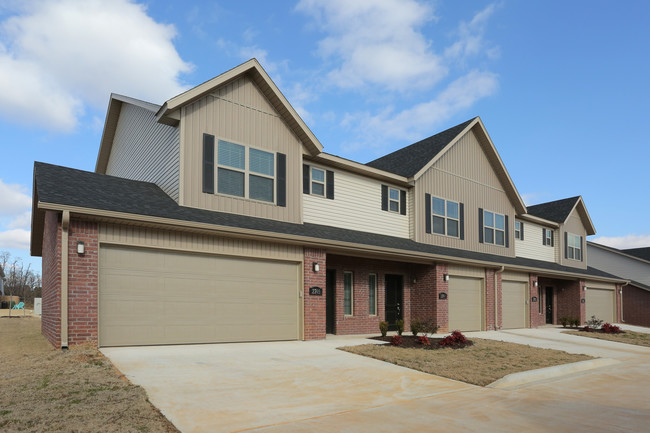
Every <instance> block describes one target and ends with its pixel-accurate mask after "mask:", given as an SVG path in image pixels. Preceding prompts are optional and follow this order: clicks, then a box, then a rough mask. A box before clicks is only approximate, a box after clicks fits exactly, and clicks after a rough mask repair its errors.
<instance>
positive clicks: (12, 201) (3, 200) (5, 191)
mask: <svg viewBox="0 0 650 433" xmlns="http://www.w3.org/2000/svg"><path fill="white" fill-rule="evenodd" d="M31 207H32V198H31V196H30V195H29V194H28V190H27V188H25V187H24V186H22V185H17V184H8V183H4V182H3V180H2V179H0V217H12V218H13V217H16V216H19V215H21V214H23V213H24V212H25V210H27V209H30V208H31Z"/></svg>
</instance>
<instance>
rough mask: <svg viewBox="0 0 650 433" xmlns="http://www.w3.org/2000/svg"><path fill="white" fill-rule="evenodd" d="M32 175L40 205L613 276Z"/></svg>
mask: <svg viewBox="0 0 650 433" xmlns="http://www.w3.org/2000/svg"><path fill="white" fill-rule="evenodd" d="M34 176H35V187H36V190H37V193H38V199H39V201H40V202H42V203H51V204H60V205H68V206H75V207H81V208H89V209H99V210H104V211H113V212H121V213H127V214H135V215H145V216H150V217H160V218H169V219H173V220H180V221H188V222H198V223H207V224H214V225H220V226H227V227H238V228H244V229H251V230H261V231H267V232H273V233H278V234H289V235H297V236H305V237H310V238H317V239H323V240H334V241H340V242H351V243H357V244H363V245H368V246H374V247H380V248H390V249H398V250H404V251H414V252H421V253H428V254H433V255H440V256H446V257H449V258H454V257H456V258H461V259H470V260H479V261H483V262H490V263H495V264H504V265H517V266H524V267H529V268H534V269H544V270H547V271H549V272H553V271H559V272H570V273H574V274H583V275H585V276H592V277H599V276H600V277H606V278H616V277H614V276H613V275H611V274H608V273H605V272H602V271H599V270H597V269H594V268H591V267H590V268H588V269H587V270H581V269H576V268H571V267H567V266H562V265H559V264H557V263H550V262H544V261H540V260H532V259H525V258H514V257H503V256H498V255H493V254H485V253H477V252H472V251H465V250H458V249H454V248H447V247H441V246H436V245H428V244H422V243H418V242H415V241H412V240H411V239H405V238H400V237H394V236H386V235H379V234H375V233H367V232H361V231H355V230H347V229H342V228H338V227H331V226H325V225H319V224H310V223H304V224H294V223H288V222H283V221H274V220H269V219H264V218H255V217H249V216H244V215H236V214H231V213H225V212H215V211H210V210H204V209H196V208H190V207H185V206H179V205H178V204H177V203H176V202H175V201H174V200H172V199H171V198H170V197H169V196H168V195H167V194H165V193H164V192H163V191H162V190H161V189H160V188H159V187H158V186H157V185H155V184H153V183H148V182H140V181H134V180H129V179H123V178H120V177H114V176H108V175H105V174H98V173H92V172H88V171H82V170H77V169H73V168H68V167H61V166H57V165H51V164H45V163H41V162H36V163H35V164H34ZM307 242H308V241H307Z"/></svg>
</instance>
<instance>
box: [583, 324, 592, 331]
mask: <svg viewBox="0 0 650 433" xmlns="http://www.w3.org/2000/svg"><path fill="white" fill-rule="evenodd" d="M582 330H583V331H585V332H591V331H593V329H591V328H590V327H589V325H585V327H584V328H582Z"/></svg>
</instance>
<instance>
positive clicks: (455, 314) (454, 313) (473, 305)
mask: <svg viewBox="0 0 650 433" xmlns="http://www.w3.org/2000/svg"><path fill="white" fill-rule="evenodd" d="M482 288H483V280H482V279H479V278H467V277H457V276H451V277H450V280H449V296H448V302H449V328H450V330H455V329H459V330H461V331H480V330H481V328H482V324H483V297H482Z"/></svg>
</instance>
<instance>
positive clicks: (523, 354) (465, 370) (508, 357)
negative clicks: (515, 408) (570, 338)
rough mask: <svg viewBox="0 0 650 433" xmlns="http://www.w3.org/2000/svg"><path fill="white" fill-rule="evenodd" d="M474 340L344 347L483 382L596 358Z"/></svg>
mask: <svg viewBox="0 0 650 433" xmlns="http://www.w3.org/2000/svg"><path fill="white" fill-rule="evenodd" d="M472 341H473V342H474V345H473V346H470V347H466V348H464V349H442V350H422V349H404V348H400V347H393V346H388V345H386V346H384V345H377V344H365V345H362V346H349V347H343V348H341V349H342V350H345V351H346V352H351V353H356V354H358V355H364V356H368V357H370V358H375V359H379V360H381V361H386V362H390V363H393V364H396V365H401V366H402V367H408V368H412V369H414V370H419V371H423V372H425V373H430V374H435V375H436V376H443V377H447V378H449V379H454V380H459V381H461V382H467V383H471V384H474V385H480V386H485V385H488V384H490V383H492V382H494V381H495V380H498V379H501V378H502V377H504V376H506V375H508V374H510V373H518V372H521V371H528V370H535V369H538V368H544V367H551V366H553V365H560V364H568V363H571V362H578V361H584V360H587V359H592V357H591V356H587V355H574V354H570V353H566V352H562V351H559V350H552V349H540V348H537V347H531V346H524V345H522V344H515V343H506V342H503V341H492V340H482V339H478V338H475V339H472Z"/></svg>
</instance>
